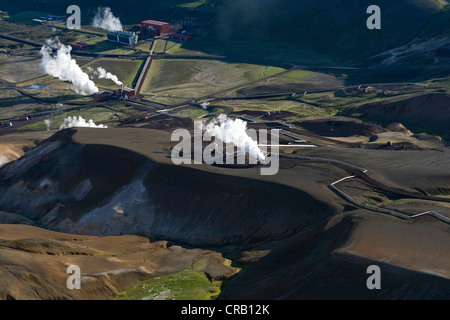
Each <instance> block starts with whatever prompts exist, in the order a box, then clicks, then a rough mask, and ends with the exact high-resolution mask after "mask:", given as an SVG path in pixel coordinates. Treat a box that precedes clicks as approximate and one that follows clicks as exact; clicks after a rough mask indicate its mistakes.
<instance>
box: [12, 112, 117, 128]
mask: <svg viewBox="0 0 450 320" xmlns="http://www.w3.org/2000/svg"><path fill="white" fill-rule="evenodd" d="M55 111H57V109H56V108H55ZM112 114H113V112H112V111H110V110H107V109H103V108H88V109H82V110H74V111H69V112H67V113H64V114H60V115H57V116H54V117H52V118H50V128H49V129H50V130H51V131H55V130H59V127H60V126H61V125H62V124H63V123H64V119H65V118H67V117H68V116H72V117H73V116H76V117H78V116H81V117H83V118H84V119H85V120H86V121H88V120H89V119H92V120H93V121H94V122H95V124H97V125H99V124H101V123H105V122H109V117H110V116H111V115H112ZM114 119H116V118H114ZM108 126H110V124H109V123H108ZM19 130H35V131H44V130H47V125H46V124H45V123H44V121H39V122H36V123H32V124H29V125H26V126H23V127H21V128H19Z"/></svg>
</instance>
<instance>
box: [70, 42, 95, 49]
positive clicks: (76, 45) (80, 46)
mask: <svg viewBox="0 0 450 320" xmlns="http://www.w3.org/2000/svg"><path fill="white" fill-rule="evenodd" d="M70 46H71V47H72V49H73V50H86V49H89V48H90V47H92V45H90V44H87V43H85V42H77V43H71V44H70Z"/></svg>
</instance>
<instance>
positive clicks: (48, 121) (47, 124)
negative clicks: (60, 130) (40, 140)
mask: <svg viewBox="0 0 450 320" xmlns="http://www.w3.org/2000/svg"><path fill="white" fill-rule="evenodd" d="M44 123H45V126H46V127H47V131H50V124H51V122H50V119H45V120H44Z"/></svg>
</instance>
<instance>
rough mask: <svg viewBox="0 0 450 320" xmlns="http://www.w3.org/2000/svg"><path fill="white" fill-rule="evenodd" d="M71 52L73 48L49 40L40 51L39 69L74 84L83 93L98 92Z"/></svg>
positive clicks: (57, 41)
mask: <svg viewBox="0 0 450 320" xmlns="http://www.w3.org/2000/svg"><path fill="white" fill-rule="evenodd" d="M71 50H72V47H71V46H65V45H63V44H61V43H60V42H59V40H57V39H56V40H52V39H47V40H46V41H45V44H44V45H43V46H42V48H41V51H40V54H41V55H42V61H41V63H40V64H39V68H40V69H41V70H42V71H44V72H45V73H46V74H49V75H51V76H54V77H56V78H59V79H60V80H63V81H70V82H72V84H73V85H74V86H75V87H77V88H78V89H79V90H81V91H82V92H87V93H89V94H93V93H96V92H98V88H97V87H96V85H95V83H94V82H93V81H92V80H90V79H89V76H88V75H87V74H86V73H84V72H83V70H81V68H80V66H79V65H78V64H77V62H76V61H75V60H74V59H72V57H71V56H70V51H71Z"/></svg>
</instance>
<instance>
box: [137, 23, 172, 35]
mask: <svg viewBox="0 0 450 320" xmlns="http://www.w3.org/2000/svg"><path fill="white" fill-rule="evenodd" d="M169 33H170V26H169V23H168V22H162V21H155V20H145V21H142V22H141V34H140V35H141V37H145V36H151V37H159V36H162V35H166V34H169Z"/></svg>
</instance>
